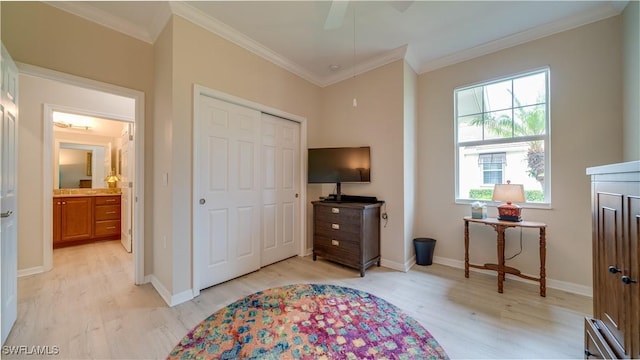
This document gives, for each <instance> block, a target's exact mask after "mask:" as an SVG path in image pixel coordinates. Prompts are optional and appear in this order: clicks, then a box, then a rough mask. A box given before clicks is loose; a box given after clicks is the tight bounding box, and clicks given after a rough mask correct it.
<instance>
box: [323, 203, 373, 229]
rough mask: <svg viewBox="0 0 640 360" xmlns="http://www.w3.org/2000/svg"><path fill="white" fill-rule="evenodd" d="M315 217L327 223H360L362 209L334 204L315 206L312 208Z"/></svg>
mask: <svg viewBox="0 0 640 360" xmlns="http://www.w3.org/2000/svg"><path fill="white" fill-rule="evenodd" d="M314 211H315V213H314V216H315V219H316V220H317V221H324V222H328V223H334V222H341V223H343V224H357V225H358V226H359V225H360V221H361V219H362V210H359V209H351V208H341V207H335V206H316V208H315V209H314Z"/></svg>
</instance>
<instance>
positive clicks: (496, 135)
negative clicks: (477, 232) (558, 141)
mask: <svg viewBox="0 0 640 360" xmlns="http://www.w3.org/2000/svg"><path fill="white" fill-rule="evenodd" d="M548 89H549V69H542V70H537V71H533V72H528V73H525V74H519V75H516V76H512V77H508V78H503V79H498V80H495V81H491V82H486V83H482V84H477V85H472V86H466V87H462V88H458V89H456V90H455V91H454V98H455V109H454V110H455V130H456V132H455V136H456V138H455V143H456V170H457V172H456V200H458V201H463V202H464V201H475V200H491V197H492V195H493V186H494V185H495V184H500V183H505V182H507V181H511V183H514V184H523V185H524V188H525V194H526V197H527V202H528V203H544V204H549V203H550V201H551V197H550V191H549V183H550V181H549V169H550V164H549V158H550V156H549V150H548V149H549V90H548Z"/></svg>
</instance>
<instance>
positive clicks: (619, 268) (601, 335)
mask: <svg viewBox="0 0 640 360" xmlns="http://www.w3.org/2000/svg"><path fill="white" fill-rule="evenodd" d="M587 174H588V175H591V181H592V187H591V199H592V214H593V220H592V229H593V318H591V317H587V318H586V319H585V358H605V359H607V358H608V359H613V358H632V359H638V358H640V283H639V282H640V259H639V258H640V245H639V239H638V237H639V234H640V161H633V162H627V163H621V164H612V165H606V166H598V167H593V168H589V169H587Z"/></svg>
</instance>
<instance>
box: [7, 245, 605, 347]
mask: <svg viewBox="0 0 640 360" xmlns="http://www.w3.org/2000/svg"><path fill="white" fill-rule="evenodd" d="M132 279H133V264H132V257H131V255H130V254H127V253H125V252H124V251H123V250H122V247H121V245H120V244H119V242H118V241H109V242H101V243H95V244H89V245H83V246H77V247H70V248H64V249H58V250H55V251H54V269H53V270H52V271H50V272H48V273H44V274H38V275H32V276H28V277H24V278H20V279H19V305H18V320H17V322H16V324H15V326H14V328H13V331H12V332H11V334H10V335H9V338H8V340H7V343H6V344H5V345H9V346H11V345H16V346H17V345H27V346H38V345H39V346H46V345H48V346H50V347H53V346H57V347H58V348H59V349H60V353H59V356H57V357H58V358H64V359H86V358H100V359H106V358H121V359H124V358H126V359H150V358H164V357H165V356H166V355H167V354H168V353H169V351H170V350H171V349H172V348H173V346H175V344H176V343H177V342H178V341H179V340H180V339H181V338H182V337H183V336H184V335H185V334H186V333H187V332H188V331H189V330H190V329H191V328H192V327H194V326H195V325H196V324H197V323H199V322H200V321H201V320H203V319H204V318H205V317H207V316H208V315H210V314H212V313H213V312H215V311H216V310H218V309H220V308H222V307H224V306H225V305H227V304H229V303H231V302H233V301H235V300H237V299H239V298H242V297H244V296H246V295H249V294H252V293H254V292H256V291H260V290H263V289H266V288H270V287H275V286H281V285H286V284H293V283H325V284H335V285H341V286H348V287H352V288H356V289H360V290H364V291H367V292H369V293H372V294H374V295H376V296H378V297H380V298H383V299H385V300H387V301H389V302H391V303H392V304H394V305H396V306H398V307H400V308H401V309H402V310H403V311H404V312H406V313H407V314H409V315H410V316H412V317H413V318H415V319H416V320H418V321H419V322H420V323H421V324H422V325H423V326H424V327H425V328H426V329H428V330H429V331H430V332H431V334H432V335H433V336H434V337H435V338H436V339H437V340H438V341H439V342H440V344H441V345H442V346H443V347H444V349H445V350H446V351H447V353H448V354H449V356H450V357H451V358H491V359H498V358H582V356H583V316H584V315H586V314H589V313H590V312H591V311H592V310H591V309H592V301H591V298H587V297H584V296H579V295H574V294H569V293H565V292H562V291H558V290H554V289H548V290H547V297H546V298H541V297H540V296H539V295H538V287H537V286H535V285H531V284H525V283H522V282H517V281H514V280H507V281H506V282H505V292H504V293H503V294H498V292H497V291H496V289H497V287H496V277H495V276H490V275H485V274H479V273H472V274H471V278H469V279H465V278H464V271H463V270H461V269H455V268H450V267H446V266H442V265H438V264H434V265H431V266H414V267H413V269H411V271H409V272H407V273H402V272H398V271H393V270H390V269H386V268H384V267H380V268H375V267H374V268H372V269H370V270H368V271H367V273H366V276H365V277H364V278H360V276H359V275H358V272H357V271H356V270H352V269H348V268H344V267H342V266H340V265H337V264H334V263H330V262H327V261H324V260H320V259H319V260H318V261H316V262H314V261H313V260H311V258H310V257H306V258H291V259H288V260H285V261H282V262H280V263H277V264H274V265H271V266H268V267H265V268H263V269H261V270H260V271H257V272H254V273H251V274H248V275H246V276H243V277H241V278H238V279H236V280H232V281H229V282H226V283H223V284H220V285H217V286H214V287H212V288H209V289H206V290H204V291H202V292H201V295H200V296H199V297H197V298H196V299H194V300H192V301H189V302H187V303H184V304H181V305H178V306H175V307H173V308H169V307H167V306H166V304H165V303H164V302H163V300H162V299H161V298H160V296H159V295H158V294H157V293H156V292H155V290H154V289H153V287H152V286H151V285H150V284H146V285H142V286H135V285H133V280H132ZM5 349H6V348H3V350H5ZM2 355H3V358H18V357H17V356H14V355H7V354H6V353H4V351H3V354H2ZM22 357H23V358H31V359H33V358H35V357H33V356H26V355H23V356H22ZM40 358H42V356H40ZM44 358H56V356H46V357H44Z"/></svg>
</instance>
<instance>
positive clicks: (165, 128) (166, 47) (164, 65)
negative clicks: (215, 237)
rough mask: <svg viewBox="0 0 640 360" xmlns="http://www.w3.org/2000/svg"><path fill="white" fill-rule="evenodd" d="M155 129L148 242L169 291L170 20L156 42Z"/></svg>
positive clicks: (159, 276)
mask: <svg viewBox="0 0 640 360" xmlns="http://www.w3.org/2000/svg"><path fill="white" fill-rule="evenodd" d="M154 60H155V65H154V70H155V76H154V78H155V83H154V86H155V88H154V95H155V98H154V102H153V103H154V114H155V116H154V131H153V136H154V139H153V143H154V148H153V151H152V156H153V163H154V167H153V177H152V178H153V179H155V181H154V187H153V196H152V198H153V199H152V201H153V205H152V207H151V210H150V211H151V212H152V213H153V223H152V226H153V232H154V234H157V236H155V237H154V239H153V240H152V241H149V243H150V245H151V247H152V253H153V258H152V261H153V264H152V266H153V267H152V269H153V275H154V276H155V277H156V278H157V279H158V280H159V281H160V282H161V283H162V284H163V286H164V287H165V288H166V289H167V290H169V289H171V288H172V287H173V276H172V274H171V271H172V266H171V264H172V255H171V254H172V243H171V242H170V241H171V239H172V237H171V229H172V220H171V212H170V209H172V208H173V203H172V198H171V196H168V194H167V193H168V192H169V189H170V187H169V184H171V182H172V181H171V180H172V179H169V182H168V184H167V183H165V181H164V179H165V176H167V175H166V174H168V173H169V171H170V166H171V146H172V143H171V141H172V138H171V136H172V131H171V128H172V124H171V122H172V120H173V115H172V112H173V91H172V79H173V22H172V21H170V22H169V23H168V24H167V26H166V27H165V28H164V30H163V31H162V33H161V34H160V36H159V37H158V39H156V42H155V44H154Z"/></svg>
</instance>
